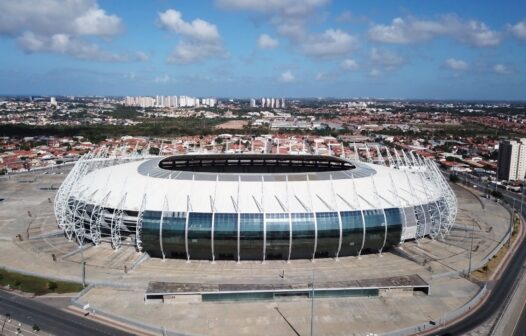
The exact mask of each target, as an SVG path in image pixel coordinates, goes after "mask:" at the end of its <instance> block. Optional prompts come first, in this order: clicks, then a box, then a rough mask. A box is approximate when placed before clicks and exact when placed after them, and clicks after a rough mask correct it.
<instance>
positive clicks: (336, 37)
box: [0, 0, 526, 100]
mask: <svg viewBox="0 0 526 336" xmlns="http://www.w3.org/2000/svg"><path fill="white" fill-rule="evenodd" d="M0 50H1V51H2V58H1V62H0V93H1V94H42V95H156V94H163V95H167V94H174V95H195V96H217V97H261V96H283V97H327V96H332V97H383V98H434V99H448V98H451V99H512V100H525V99H526V96H525V92H526V77H525V75H524V74H525V73H526V3H523V2H521V1H516V0H514V1H499V2H496V1H450V0H441V1H421V0H415V1H338V0H332V1H331V0H208V1H189V0H187V1H182V0H179V1H177V0H171V1H169V0H152V1H123V0H67V1H64V0H17V1H7V0H2V1H0Z"/></svg>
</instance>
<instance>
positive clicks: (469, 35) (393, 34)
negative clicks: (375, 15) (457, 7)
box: [368, 15, 502, 47]
mask: <svg viewBox="0 0 526 336" xmlns="http://www.w3.org/2000/svg"><path fill="white" fill-rule="evenodd" d="M368 36H369V38H370V39H371V40H373V41H375V42H381V43H393V44H410V43H420V42H426V41H429V40H431V39H433V38H435V37H439V36H445V37H450V38H453V39H455V40H457V41H459V42H461V43H464V44H467V45H470V46H473V47H496V46H498V45H499V44H500V43H501V41H502V34H501V33H499V32H496V31H494V30H491V29H490V28H489V27H488V26H487V25H486V24H485V23H484V22H481V21H476V20H468V21H462V20H461V19H460V18H458V17H457V16H455V15H446V16H443V17H441V18H440V19H439V20H419V19H416V18H413V17H409V18H405V19H404V18H400V17H397V18H395V19H393V21H392V22H391V24H390V25H382V24H378V25H373V26H372V27H370V28H369V31H368Z"/></svg>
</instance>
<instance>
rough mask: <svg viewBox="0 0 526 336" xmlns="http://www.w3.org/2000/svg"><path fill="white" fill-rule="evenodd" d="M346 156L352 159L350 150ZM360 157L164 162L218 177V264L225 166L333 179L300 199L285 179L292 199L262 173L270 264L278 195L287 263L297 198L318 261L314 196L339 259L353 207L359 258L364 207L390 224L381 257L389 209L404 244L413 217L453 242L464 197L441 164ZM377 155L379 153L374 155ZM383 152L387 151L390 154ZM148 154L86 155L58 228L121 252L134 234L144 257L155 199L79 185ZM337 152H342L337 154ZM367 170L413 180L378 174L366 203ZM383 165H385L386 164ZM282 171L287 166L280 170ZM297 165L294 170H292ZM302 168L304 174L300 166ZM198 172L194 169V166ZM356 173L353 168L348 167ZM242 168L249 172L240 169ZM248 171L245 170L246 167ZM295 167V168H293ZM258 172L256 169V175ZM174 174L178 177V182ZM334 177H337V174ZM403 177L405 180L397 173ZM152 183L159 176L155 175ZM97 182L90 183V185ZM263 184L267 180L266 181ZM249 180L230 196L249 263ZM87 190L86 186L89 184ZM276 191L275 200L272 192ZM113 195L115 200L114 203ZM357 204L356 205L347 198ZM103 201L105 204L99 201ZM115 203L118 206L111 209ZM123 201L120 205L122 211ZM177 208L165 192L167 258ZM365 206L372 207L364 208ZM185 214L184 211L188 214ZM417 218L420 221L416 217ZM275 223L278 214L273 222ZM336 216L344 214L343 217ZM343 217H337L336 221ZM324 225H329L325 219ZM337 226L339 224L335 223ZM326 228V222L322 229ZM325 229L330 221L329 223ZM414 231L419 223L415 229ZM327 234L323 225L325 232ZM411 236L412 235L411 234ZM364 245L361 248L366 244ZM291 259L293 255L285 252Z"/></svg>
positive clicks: (422, 230) (65, 189)
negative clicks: (132, 202)
mask: <svg viewBox="0 0 526 336" xmlns="http://www.w3.org/2000/svg"><path fill="white" fill-rule="evenodd" d="M340 146H341V148H342V155H343V154H344V150H343V149H344V148H343V145H340ZM349 148H350V149H351V151H352V152H349V153H348V155H350V156H351V158H352V159H351V160H347V159H345V158H343V156H342V158H336V157H329V156H322V155H318V156H309V155H304V154H302V155H286V156H280V155H274V154H268V155H262V156H258V155H256V154H249V155H248V154H247V155H246V156H245V155H242V154H236V155H230V156H228V155H227V156H221V155H217V154H215V155H208V156H207V155H194V156H193V158H190V157H185V158H184V159H178V158H177V157H168V158H166V159H163V160H162V161H161V163H162V164H164V165H165V166H166V167H165V168H166V169H169V170H170V169H172V170H174V172H173V174H170V176H169V179H176V178H177V176H179V174H181V171H179V170H181V169H182V171H183V172H184V171H185V169H186V170H187V171H188V170H190V171H192V169H193V168H192V167H194V166H199V165H203V167H212V169H211V170H206V169H205V170H204V171H205V172H207V171H214V172H215V173H214V174H215V179H214V180H215V185H214V188H213V190H212V191H211V192H210V195H209V199H210V213H211V214H212V222H211V232H210V234H211V236H210V238H211V245H210V249H211V260H212V261H214V260H216V258H217V256H216V251H215V250H216V248H215V247H216V246H215V240H216V239H217V238H216V237H215V228H216V218H215V217H216V212H219V210H218V209H217V206H216V204H217V203H218V201H219V200H218V199H217V197H219V196H218V195H219V190H220V188H221V185H220V183H221V182H220V181H221V180H220V176H219V175H220V173H221V172H217V171H216V169H222V168H221V167H227V166H229V167H234V169H237V168H239V167H249V166H250V165H253V164H256V165H262V166H263V167H264V170H267V169H268V168H269V167H272V171H270V172H271V173H272V172H281V173H283V172H286V173H293V172H299V173H303V169H304V168H305V169H307V170H308V169H314V170H313V171H321V172H329V174H328V176H329V177H328V179H327V186H328V188H329V189H330V193H328V194H327V193H326V194H319V193H318V192H317V190H316V189H315V188H316V187H317V185H316V186H315V182H314V179H313V180H312V181H311V177H310V175H309V174H306V175H305V176H306V177H305V178H306V180H305V188H306V190H307V195H299V194H295V193H294V192H293V190H290V185H289V184H290V182H289V176H288V175H285V178H284V179H283V180H282V181H283V182H284V195H283V196H278V195H279V194H274V193H273V190H272V189H271V188H268V187H267V186H266V183H267V181H268V182H271V181H274V179H272V178H265V177H264V176H261V181H260V183H261V184H260V188H259V187H258V188H257V189H258V191H257V192H255V193H254V195H258V194H259V195H258V196H251V199H252V200H253V201H254V202H255V204H256V207H257V209H259V212H260V213H261V214H262V215H263V232H262V234H263V242H262V243H263V246H262V253H263V262H264V261H265V258H266V257H267V255H266V254H267V230H269V229H270V228H271V226H269V227H267V212H268V213H271V212H270V210H269V209H268V208H270V205H268V204H265V199H266V197H274V198H275V199H276V200H277V202H278V203H279V205H280V208H281V210H280V211H282V212H283V214H285V215H286V217H285V218H284V222H287V221H288V225H289V242H288V245H289V246H288V253H287V251H286V252H284V258H286V260H287V262H290V259H291V255H292V253H293V247H294V246H293V245H294V239H293V233H294V230H295V228H294V225H293V220H292V217H293V216H292V212H291V205H292V204H291V201H292V200H297V201H298V202H299V203H300V205H301V206H302V207H303V208H304V212H307V213H310V214H312V222H313V225H314V231H313V232H314V233H313V237H312V239H313V244H314V245H313V250H312V257H311V260H312V261H314V260H315V258H316V256H317V252H318V254H319V253H324V252H323V251H322V250H321V246H322V245H320V251H317V250H318V244H319V237H318V229H319V227H318V218H317V212H316V209H315V207H314V203H313V202H314V201H313V198H316V199H319V201H320V202H321V203H319V204H324V207H326V208H327V209H328V211H330V212H333V213H337V225H338V227H337V229H338V231H339V234H338V236H335V237H334V238H337V239H338V246H337V248H336V247H335V251H336V252H335V253H334V254H332V252H331V257H334V258H336V259H338V258H339V257H340V252H341V251H342V241H343V227H342V226H343V224H342V215H341V211H345V209H353V210H354V211H359V212H360V215H361V225H362V242H361V246H357V250H358V249H359V250H358V255H361V254H362V253H363V250H364V248H365V243H366V235H367V229H366V216H365V213H364V209H370V208H372V209H375V210H378V211H381V212H382V214H383V218H384V221H383V224H382V226H383V227H384V228H385V234H384V241H383V244H382V246H381V247H380V248H379V250H378V252H379V253H380V254H381V253H382V251H383V250H384V249H385V248H386V243H387V235H388V223H387V215H386V209H387V208H390V207H397V208H399V209H400V215H401V221H402V223H401V224H402V234H401V241H400V243H402V242H403V240H404V239H406V238H404V237H408V236H409V237H410V235H413V232H414V231H409V227H408V221H409V220H411V221H412V223H413V224H411V225H415V224H414V219H413V218H416V234H415V236H414V238H415V239H416V240H417V241H418V240H419V239H422V238H424V237H431V238H437V237H439V238H442V239H443V238H445V236H446V235H447V234H448V233H449V232H450V230H451V227H452V226H453V223H454V222H455V218H456V214H457V200H456V197H455V194H454V192H453V190H452V189H451V187H450V185H449V184H448V182H447V180H446V179H445V177H444V176H443V174H442V172H441V171H440V170H439V168H438V166H437V165H436V164H435V163H434V162H433V161H432V160H430V159H427V158H424V157H422V156H420V155H418V154H417V153H415V152H414V151H405V150H396V149H390V148H387V147H380V146H378V145H373V147H372V151H373V152H371V148H370V147H369V146H368V145H367V144H364V145H363V146H362V147H361V148H358V145H357V144H356V143H354V144H353V145H349ZM360 150H362V152H365V160H364V161H365V162H364V161H360ZM374 151H376V154H375V153H374ZM382 151H385V152H384V153H382ZM145 152H147V151H146V150H144V149H143V150H139V147H138V145H136V146H134V147H133V148H131V147H108V146H103V147H101V148H99V149H97V150H96V151H93V152H90V153H88V154H86V155H84V156H82V157H81V158H80V159H79V160H78V161H77V163H76V164H75V165H74V166H73V167H72V169H71V171H70V173H69V174H68V175H67V177H66V178H65V180H64V182H63V183H62V185H61V186H60V188H59V189H58V191H57V194H56V196H55V203H54V211H55V216H56V219H57V224H58V227H59V228H60V229H62V230H63V231H64V232H65V235H66V236H67V238H68V239H69V240H73V239H75V241H76V242H77V243H78V244H79V245H81V246H82V245H83V244H85V243H86V242H89V243H91V244H93V245H99V244H101V243H102V242H109V243H111V246H112V248H113V249H119V248H120V247H121V246H122V244H123V243H124V242H125V238H126V236H131V237H132V238H133V240H132V244H133V246H135V248H136V250H137V251H138V252H143V248H144V242H143V234H142V229H143V218H144V214H145V212H146V211H148V202H147V201H148V197H147V194H148V193H147V192H146V190H145V191H144V192H143V193H142V195H141V196H142V198H140V203H139V204H140V206H138V207H137V206H136V207H135V208H134V209H128V208H127V207H126V202H127V199H128V198H131V196H130V195H129V194H128V191H127V190H126V182H125V183H124V186H123V188H122V190H119V191H115V190H105V189H108V188H107V187H101V188H100V189H95V190H90V191H88V190H89V188H86V187H82V184H81V183H78V182H79V181H80V180H81V179H83V178H84V177H85V176H86V175H88V174H89V173H91V172H93V171H96V170H99V169H102V168H105V167H110V166H113V165H119V164H123V163H127V162H130V161H135V160H144V159H146V158H149V157H150V156H149V155H145ZM331 152H334V151H333V150H332V149H331ZM359 165H366V166H374V165H376V166H377V167H378V169H383V170H386V169H392V172H394V171H395V170H400V171H403V175H402V176H405V179H406V183H404V184H403V186H402V187H399V185H398V181H395V180H394V178H393V174H392V173H391V172H389V173H388V174H389V177H388V182H387V184H390V186H388V187H386V186H384V185H381V184H380V182H379V179H377V178H376V177H374V176H371V175H369V176H370V186H371V188H372V193H373V194H372V195H373V197H372V198H370V196H368V197H369V199H365V198H363V194H361V193H360V190H359V189H358V187H357V185H356V184H357V182H356V181H357V179H359V178H362V176H360V175H355V174H354V173H353V172H352V169H350V168H351V167H356V166H359ZM380 166H382V167H380ZM275 167H280V168H279V169H274V168H275ZM291 167H292V168H291ZM298 167H300V168H301V169H298ZM190 168H192V169H190ZM347 168H349V169H348V170H346V169H347ZM240 169H241V168H240ZM242 169H245V168H242ZM288 169H293V170H294V171H289V170H288ZM251 172H252V171H251ZM342 172H343V174H344V175H347V176H348V178H349V180H350V186H351V187H350V188H349V189H350V190H349V191H348V194H347V191H345V195H344V196H345V197H344V196H342V194H341V189H340V190H339V191H336V188H335V186H336V187H338V185H337V183H339V182H337V180H335V179H336V178H341V177H334V176H336V175H338V174H340V176H341V174H342ZM172 175H174V176H175V177H173V178H172ZM333 175H334V176H333ZM397 176H399V175H397ZM107 178H108V181H107V183H106V185H108V184H109V183H108V182H109V179H110V178H111V175H109V176H108V177H107ZM151 178H155V175H154V176H152V177H151ZM195 179H196V173H194V174H192V185H191V189H193V188H194V181H195ZM89 182H90V181H88V184H89ZM258 183H259V182H258ZM241 184H242V181H241V177H240V176H238V178H237V191H235V192H233V193H232V194H231V195H229V197H230V199H231V201H232V205H233V208H234V209H235V213H237V237H236V238H237V242H236V243H237V248H236V249H237V255H235V257H234V259H236V260H237V261H238V262H239V261H240V260H241V255H240V252H241V251H240V247H241V245H240V242H241V241H240V239H241V225H240V222H241V221H240V219H241V214H242V213H243V211H242V210H241V209H240V199H241V198H242V197H245V196H243V195H241V194H240V193H241ZM84 185H86V183H84ZM428 185H432V186H433V187H430V188H427V187H426V186H428ZM385 192H388V193H391V194H392V195H393V196H394V198H393V197H391V198H390V199H389V200H387V199H386V198H385V197H384V196H385V195H384V193H385ZM269 193H270V195H268V194H269ZM110 197H111V201H112V202H110ZM346 198H347V199H348V200H350V202H349V201H348V200H347V199H346ZM96 199H98V201H95V200H96ZM112 203H113V204H114V206H112V207H111V206H110V204H112ZM115 204H117V205H116V206H115ZM169 204H170V205H173V203H172V200H171V199H169V196H168V195H167V194H165V196H164V202H163V205H162V211H161V215H160V222H159V247H160V250H161V252H162V257H163V259H164V258H166V255H165V251H164V247H163V224H164V223H163V222H164V221H166V220H167V219H168V216H169V213H170V211H173V210H170V208H169V206H168V205H169ZM317 204H318V203H317ZM363 206H365V207H363ZM183 211H184V210H183ZM192 211H193V210H192V198H191V195H190V194H187V195H186V222H185V228H184V244H185V246H184V249H185V252H186V257H187V260H188V261H190V249H189V241H188V240H189V236H188V233H189V224H190V223H189V217H190V216H189V214H190V213H191V212H192ZM413 214H414V217H413ZM269 218H270V217H269ZM335 218H336V217H335ZM335 220H336V219H335ZM320 223H321V222H320ZM335 223H336V222H335ZM320 225H321V224H320ZM324 225H325V224H324ZM413 228H414V226H413ZM320 230H321V228H320ZM408 232H409V234H408ZM358 245H359V243H358ZM285 254H286V255H285Z"/></svg>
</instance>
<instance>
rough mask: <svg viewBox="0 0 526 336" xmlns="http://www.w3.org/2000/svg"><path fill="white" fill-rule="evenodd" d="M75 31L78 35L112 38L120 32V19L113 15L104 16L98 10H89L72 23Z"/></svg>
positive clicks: (101, 11)
mask: <svg viewBox="0 0 526 336" xmlns="http://www.w3.org/2000/svg"><path fill="white" fill-rule="evenodd" d="M73 24H74V26H75V30H76V32H77V33H78V34H79V35H101V36H112V35H116V34H118V33H120V32H121V30H122V24H121V19H120V18H119V17H117V16H115V15H106V12H105V11H104V10H102V9H100V8H96V7H94V8H90V9H89V10H88V11H87V12H86V13H84V14H83V15H82V16H79V17H77V18H76V19H75V20H74V22H73Z"/></svg>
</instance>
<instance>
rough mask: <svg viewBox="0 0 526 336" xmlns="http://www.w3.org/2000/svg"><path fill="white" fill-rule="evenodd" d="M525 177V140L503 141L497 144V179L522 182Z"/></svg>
mask: <svg viewBox="0 0 526 336" xmlns="http://www.w3.org/2000/svg"><path fill="white" fill-rule="evenodd" d="M525 176H526V138H522V139H520V141H519V142H518V141H515V140H511V141H503V142H501V143H500V144H499V157H498V165H497V178H498V179H500V180H508V181H514V180H517V181H524V178H525Z"/></svg>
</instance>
